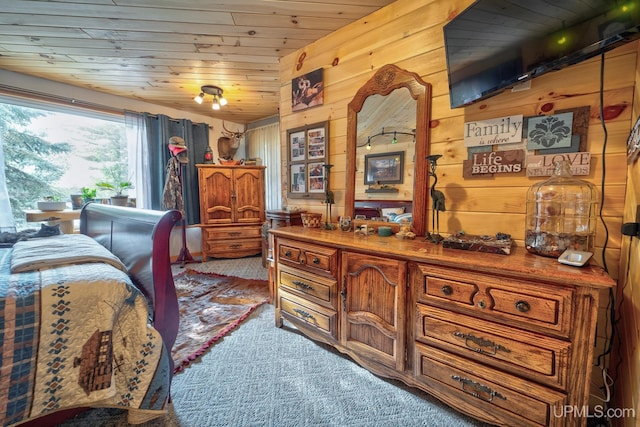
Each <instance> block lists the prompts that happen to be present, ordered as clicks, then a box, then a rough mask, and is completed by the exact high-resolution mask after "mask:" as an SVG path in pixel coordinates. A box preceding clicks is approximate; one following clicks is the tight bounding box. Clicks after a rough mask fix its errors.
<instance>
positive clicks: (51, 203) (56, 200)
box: [38, 196, 67, 212]
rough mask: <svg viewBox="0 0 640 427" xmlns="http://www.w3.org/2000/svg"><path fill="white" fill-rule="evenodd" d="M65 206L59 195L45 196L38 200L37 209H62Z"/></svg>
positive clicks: (65, 203)
mask: <svg viewBox="0 0 640 427" xmlns="http://www.w3.org/2000/svg"><path fill="white" fill-rule="evenodd" d="M66 208H67V202H62V201H60V197H59V196H45V197H43V198H42V200H39V201H38V209H39V210H41V211H43V212H45V211H63V210H65V209H66Z"/></svg>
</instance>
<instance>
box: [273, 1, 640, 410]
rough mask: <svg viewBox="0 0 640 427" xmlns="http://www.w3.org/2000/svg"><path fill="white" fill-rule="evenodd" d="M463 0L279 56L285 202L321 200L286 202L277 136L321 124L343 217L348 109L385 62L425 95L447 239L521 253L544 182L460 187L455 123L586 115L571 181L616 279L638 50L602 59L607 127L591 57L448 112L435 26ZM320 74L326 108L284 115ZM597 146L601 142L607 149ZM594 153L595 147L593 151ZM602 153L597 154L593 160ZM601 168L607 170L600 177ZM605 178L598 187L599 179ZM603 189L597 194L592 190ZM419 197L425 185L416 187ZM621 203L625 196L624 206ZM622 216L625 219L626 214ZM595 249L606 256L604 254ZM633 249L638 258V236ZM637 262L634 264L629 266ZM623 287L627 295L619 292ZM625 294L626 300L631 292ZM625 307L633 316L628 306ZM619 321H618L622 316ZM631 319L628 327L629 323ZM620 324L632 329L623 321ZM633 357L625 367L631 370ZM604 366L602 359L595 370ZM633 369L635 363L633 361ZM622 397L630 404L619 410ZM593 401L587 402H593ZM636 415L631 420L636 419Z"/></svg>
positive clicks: (602, 334)
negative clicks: (482, 238) (586, 197)
mask: <svg viewBox="0 0 640 427" xmlns="http://www.w3.org/2000/svg"><path fill="white" fill-rule="evenodd" d="M471 3H472V0H398V1H396V2H395V3H392V4H391V5H389V6H387V7H385V8H383V9H380V10H379V11H377V12H375V13H373V14H371V15H369V16H367V17H365V18H363V19H361V20H359V21H357V22H355V23H353V24H351V25H349V26H347V27H344V28H342V29H340V30H338V31H336V32H334V33H332V34H330V35H328V36H326V37H324V38H322V39H321V40H319V41H317V42H315V43H313V44H310V45H308V46H306V47H305V48H303V49H300V50H299V51H297V52H295V53H293V54H291V55H289V56H287V57H285V58H283V59H282V61H281V63H280V81H281V93H280V95H281V101H280V129H281V142H282V159H283V165H282V171H283V176H282V179H283V191H284V193H283V205H284V206H286V205H288V206H297V207H301V208H305V209H307V210H310V211H314V212H318V213H325V207H324V205H323V203H322V201H319V200H301V199H290V200H287V198H286V188H287V185H286V182H287V181H286V180H287V177H286V174H287V168H286V158H287V155H286V154H287V152H286V143H285V142H286V131H287V129H291V128H295V127H299V126H302V125H305V124H311V123H316V122H321V121H325V120H328V121H329V134H330V139H329V141H330V142H329V148H330V162H331V163H332V164H333V165H334V167H333V168H332V169H331V177H330V189H331V190H332V191H334V193H335V199H336V204H335V206H334V208H333V215H334V218H333V220H335V219H336V218H337V216H339V215H341V214H342V212H343V211H344V199H345V198H344V192H345V184H344V183H345V171H346V156H345V144H346V129H347V104H348V103H349V102H350V101H351V99H352V97H353V95H354V94H355V93H356V91H357V89H358V88H359V87H360V86H361V85H362V84H364V83H365V82H366V81H367V80H368V79H369V78H370V77H371V76H372V75H373V73H374V72H375V71H376V70H377V69H379V68H380V67H381V66H383V65H385V64H395V65H397V66H399V67H401V68H405V69H407V70H409V71H412V72H416V73H417V74H419V75H420V76H421V77H422V78H423V79H424V80H425V81H426V82H428V83H430V84H431V85H432V87H433V99H432V117H431V129H430V132H431V148H430V151H431V153H432V154H442V155H443V157H442V158H441V159H440V160H439V161H438V188H439V189H440V190H441V191H443V192H444V194H445V197H446V200H447V202H446V204H447V211H446V212H441V214H440V232H441V234H444V235H446V234H449V233H453V232H456V231H458V230H465V231H466V232H467V233H470V234H495V233H496V232H499V231H502V232H507V233H510V234H511V235H512V236H513V238H514V239H515V242H516V244H517V245H519V246H523V244H524V240H523V239H524V232H525V200H526V191H527V189H528V188H529V187H530V186H531V185H532V184H534V183H537V182H539V181H540V180H541V179H543V178H527V176H526V174H525V172H521V173H516V174H499V175H496V176H494V177H492V178H474V179H465V178H463V176H462V161H463V160H464V159H466V158H467V150H466V148H465V147H464V144H463V127H464V123H465V122H468V121H472V120H482V119H492V118H499V117H503V116H510V115H516V114H522V115H524V116H535V115H543V114H550V113H553V112H554V111H556V110H562V109H568V108H577V107H583V106H589V107H590V121H589V127H588V142H587V151H589V152H591V156H592V157H591V158H592V160H591V173H590V175H588V176H585V177H580V178H582V179H586V180H588V181H590V182H591V183H593V184H594V185H596V186H597V187H598V190H599V194H602V193H604V203H603V205H602V217H603V221H599V222H598V227H597V232H596V233H597V234H596V251H595V252H596V253H595V255H594V259H595V260H596V261H597V262H598V263H599V264H600V265H604V266H606V267H607V269H608V271H609V274H610V275H611V276H612V277H614V278H618V276H619V274H618V268H619V260H620V254H621V243H622V235H621V233H620V226H621V224H622V220H623V215H626V214H625V212H627V211H630V210H631V207H630V204H633V206H634V207H633V210H634V212H635V204H637V203H638V202H637V200H640V181H637V178H636V180H635V181H633V182H630V186H634V189H633V191H632V194H629V191H627V192H626V193H625V190H626V184H627V177H628V175H629V174H635V176H636V177H638V175H639V174H638V172H640V170H638V166H636V167H634V168H630V169H629V170H628V169H627V167H626V139H627V137H628V135H629V131H630V129H631V125H632V121H633V120H635V117H636V116H637V115H638V112H640V106H636V107H635V112H634V111H632V108H631V107H632V105H633V101H634V96H633V95H634V89H635V87H636V81H639V79H640V77H638V76H637V71H636V70H637V67H636V62H637V58H638V43H637V42H634V43H629V44H627V45H625V46H622V47H620V48H618V49H616V50H614V51H611V52H609V53H607V54H606V56H605V69H604V95H603V99H604V105H603V113H604V114H603V117H604V118H605V120H604V124H605V125H606V138H605V127H603V123H601V120H600V116H601V114H600V93H599V88H600V58H599V57H597V58H593V59H591V60H588V61H585V62H583V63H580V64H577V65H573V66H571V67H568V68H566V69H563V70H560V71H556V72H552V73H549V74H547V75H544V76H541V77H538V78H536V79H534V80H533V81H532V84H531V89H529V90H527V91H523V92H515V93H512V92H505V93H503V94H501V95H498V96H496V97H493V98H490V99H487V100H485V101H481V102H479V103H477V104H474V105H471V106H468V107H465V108H458V109H454V110H452V109H451V108H450V107H449V94H448V81H447V74H446V61H445V51H444V40H443V32H442V27H443V25H444V24H445V23H446V22H448V20H450V19H451V18H453V17H454V16H455V15H456V14H457V13H459V12H460V11H462V10H464V9H465V8H466V7H467V6H468V5H470V4H471ZM318 68H323V69H324V84H325V92H324V104H323V105H322V106H318V107H314V108H310V109H307V110H304V111H298V112H292V111H291V104H290V103H291V80H292V79H293V78H295V77H298V76H300V75H302V74H304V73H307V72H311V71H314V70H316V69H318ZM605 142H606V144H605ZM603 150H604V151H603ZM603 152H604V157H603ZM603 160H604V163H605V164H606V169H605V172H606V173H604V174H603V170H602V166H603ZM603 176H604V180H603ZM602 188H604V191H602ZM425 190H427V189H425ZM625 197H627V198H628V199H634V201H633V202H632V201H631V200H629V202H628V204H627V207H625ZM627 213H628V215H631V213H630V212H627ZM603 249H605V250H604V256H603ZM635 251H636V253H637V240H636V246H635ZM637 258H638V257H637V256H636V259H637ZM637 270H638V269H637V265H636V269H635V279H634V280H635V283H636V285H635V289H634V290H633V294H631V295H629V296H627V298H628V299H629V301H631V300H632V298H633V299H635V313H636V314H635V318H632V319H631V320H628V319H627V318H625V319H623V321H622V322H621V323H622V324H624V325H625V327H626V330H627V334H628V336H627V337H626V338H627V340H626V341H627V342H629V343H633V344H632V348H627V349H626V351H627V354H625V355H624V357H623V360H624V363H623V365H622V366H620V367H619V372H618V377H619V379H620V378H622V379H623V380H619V382H620V384H619V388H620V391H621V392H622V393H624V396H625V399H624V403H625V404H631V403H630V401H631V400H633V402H635V407H636V408H637V407H638V384H637V378H638V366H637V365H638V363H639V362H638V360H640V359H639V358H638V349H637V342H638V335H639V330H640V328H638V321H637V318H638V317H640V316H638V315H637V313H638V305H639V303H638V301H640V289H639V288H640V285H638V284H637V283H638V273H637ZM628 289H631V287H629V288H628ZM626 292H627V293H629V292H631V291H629V290H627V291H626ZM608 304H609V298H608V295H607V294H606V293H604V294H603V295H602V299H601V304H600V305H601V320H600V322H599V328H598V335H599V337H598V342H597V347H596V350H595V353H596V355H599V354H600V353H602V352H603V349H604V348H605V347H606V342H607V339H608V337H609V336H610V332H609V331H608V329H610V327H609V326H610V321H608V320H607V313H608V309H607V306H608ZM628 305H630V307H629V308H628V309H627V311H633V310H634V306H633V303H632V302H629V303H628ZM625 315H626V314H625ZM633 319H635V320H633ZM627 321H629V322H630V324H628V325H627V324H626V323H625V322H627ZM631 361H634V362H631ZM605 363H606V362H605ZM634 363H635V365H634ZM601 376H602V373H601V372H600V371H599V370H598V369H594V379H593V382H594V383H595V386H594V387H593V391H592V393H594V394H598V395H602V393H601V391H600V390H599V389H598V388H599V386H601V385H602V379H601ZM627 401H629V402H627ZM596 403H597V401H596ZM638 416H640V413H639V414H638Z"/></svg>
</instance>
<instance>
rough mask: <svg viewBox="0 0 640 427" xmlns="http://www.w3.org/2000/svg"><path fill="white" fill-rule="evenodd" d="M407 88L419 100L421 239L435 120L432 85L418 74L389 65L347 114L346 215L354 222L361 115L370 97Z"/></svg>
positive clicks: (416, 187) (416, 184)
mask: <svg viewBox="0 0 640 427" xmlns="http://www.w3.org/2000/svg"><path fill="white" fill-rule="evenodd" d="M402 87H406V88H407V89H409V94H410V95H411V97H412V98H413V99H415V100H416V103H417V104H416V150H415V156H416V158H415V165H414V168H415V171H414V180H413V214H412V219H413V228H412V231H413V232H414V233H416V235H417V236H424V235H425V233H426V226H427V198H428V193H429V190H428V173H429V164H428V161H427V156H428V155H429V141H430V137H429V134H430V132H429V122H430V119H431V85H430V84H429V83H427V82H425V81H424V80H422V78H420V76H419V75H417V74H416V73H412V72H410V71H407V70H403V69H402V68H399V67H398V66H396V65H393V64H387V65H385V66H383V67H382V68H380V69H379V70H378V71H376V73H375V74H374V75H373V76H372V77H371V78H370V79H369V80H368V81H367V82H366V83H365V84H364V85H363V86H362V87H361V88H360V89H358V92H356V94H355V96H354V97H353V99H352V100H351V102H349V106H348V112H347V147H346V148H347V176H346V178H347V183H346V189H345V208H344V209H345V215H346V216H350V217H352V218H353V215H354V211H355V188H356V145H357V140H358V135H357V133H358V113H359V112H360V111H361V110H362V107H363V105H364V103H365V101H366V100H367V97H369V96H370V95H376V94H377V95H383V96H386V95H388V94H389V93H391V92H392V91H393V90H395V89H398V88H402Z"/></svg>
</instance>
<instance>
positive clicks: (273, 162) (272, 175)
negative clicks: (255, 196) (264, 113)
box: [246, 122, 282, 210]
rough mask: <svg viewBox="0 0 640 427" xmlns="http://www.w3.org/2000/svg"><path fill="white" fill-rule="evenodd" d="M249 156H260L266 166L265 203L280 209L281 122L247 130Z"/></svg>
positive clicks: (267, 206)
mask: <svg viewBox="0 0 640 427" xmlns="http://www.w3.org/2000/svg"><path fill="white" fill-rule="evenodd" d="M246 150H247V157H248V158H260V159H262V164H263V165H264V166H266V167H267V168H266V170H265V181H266V182H267V185H266V186H265V187H266V190H265V204H266V208H267V210H273V209H280V208H281V204H282V177H281V176H280V172H281V164H282V163H281V161H280V159H281V155H280V124H279V123H277V122H276V123H272V124H268V125H264V126H259V127H256V128H254V129H249V130H247V147H246Z"/></svg>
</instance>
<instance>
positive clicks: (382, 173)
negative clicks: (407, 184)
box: [364, 151, 404, 184]
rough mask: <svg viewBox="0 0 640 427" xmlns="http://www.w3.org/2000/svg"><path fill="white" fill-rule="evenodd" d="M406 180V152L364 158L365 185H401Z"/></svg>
mask: <svg viewBox="0 0 640 427" xmlns="http://www.w3.org/2000/svg"><path fill="white" fill-rule="evenodd" d="M403 179H404V151H396V152H393V153H380V154H367V155H366V156H364V183H365V184H400V183H402V181H403Z"/></svg>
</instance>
